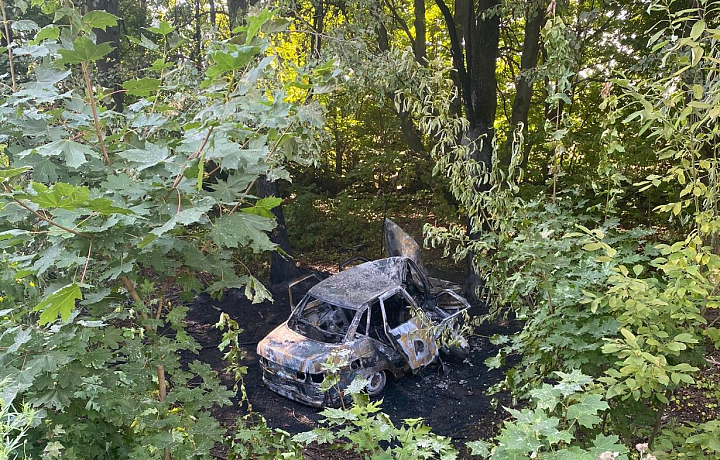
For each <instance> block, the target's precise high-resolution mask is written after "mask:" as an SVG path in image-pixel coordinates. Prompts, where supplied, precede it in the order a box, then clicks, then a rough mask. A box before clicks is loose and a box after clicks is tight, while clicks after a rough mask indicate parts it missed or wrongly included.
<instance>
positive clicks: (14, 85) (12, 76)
mask: <svg viewBox="0 0 720 460" xmlns="http://www.w3.org/2000/svg"><path fill="white" fill-rule="evenodd" d="M0 12H1V13H2V20H3V25H4V26H5V39H6V41H7V52H8V61H9V62H8V63H9V65H10V79H11V80H12V90H13V92H15V91H17V83H15V66H14V65H13V52H12V47H11V46H10V30H9V29H8V20H7V15H6V14H5V3H3V0H0Z"/></svg>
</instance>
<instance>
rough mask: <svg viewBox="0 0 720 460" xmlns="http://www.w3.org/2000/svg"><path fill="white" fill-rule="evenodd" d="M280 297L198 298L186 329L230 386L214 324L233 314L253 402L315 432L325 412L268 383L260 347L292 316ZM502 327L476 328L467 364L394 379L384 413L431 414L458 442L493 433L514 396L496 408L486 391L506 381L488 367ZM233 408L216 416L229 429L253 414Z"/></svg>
mask: <svg viewBox="0 0 720 460" xmlns="http://www.w3.org/2000/svg"><path fill="white" fill-rule="evenodd" d="M273 296H274V299H275V300H274V302H273V303H270V302H265V303H262V304H256V305H252V304H251V303H250V301H248V300H247V299H246V298H245V296H244V294H243V292H242V291H240V290H232V291H228V292H227V293H226V295H225V296H224V298H223V299H222V300H220V301H217V300H214V299H212V298H210V297H209V296H207V295H201V296H199V297H198V298H197V299H196V301H195V302H194V303H193V305H192V306H191V309H190V311H189V313H188V316H187V330H188V332H189V333H190V334H192V335H193V336H194V337H195V338H196V340H198V342H199V343H200V344H201V345H202V351H201V353H200V356H199V359H200V360H201V361H204V362H207V363H209V364H210V365H211V366H212V367H213V368H214V369H215V370H216V371H218V373H219V374H220V376H221V378H222V380H223V383H225V384H226V385H228V386H229V387H231V386H232V385H233V383H234V382H233V381H232V376H231V375H229V374H228V373H227V372H225V370H224V369H225V365H224V362H223V361H222V354H221V352H220V351H219V350H218V349H217V344H218V343H220V341H221V333H220V331H218V330H217V329H215V328H213V324H215V323H216V322H217V320H218V317H219V314H220V312H225V313H227V314H228V315H229V316H230V317H231V318H233V319H234V320H236V321H237V322H238V323H239V324H240V326H241V327H242V328H243V329H244V331H243V333H242V335H241V338H240V341H241V342H242V345H243V347H244V349H245V351H246V353H247V358H246V365H247V366H248V374H247V376H246V377H245V385H246V388H247V392H248V399H249V400H250V403H251V404H252V407H253V409H254V410H255V411H256V412H259V413H260V414H262V415H263V416H264V417H265V418H266V419H267V421H268V424H269V425H270V426H271V427H275V428H282V429H284V430H286V431H289V432H291V433H297V432H301V431H307V430H310V429H312V428H313V427H314V426H315V425H316V422H317V421H318V420H319V419H320V418H321V417H320V414H319V412H320V411H319V410H318V409H315V408H312V407H308V406H305V405H303V404H300V403H296V402H294V401H291V400H289V399H287V398H285V397H283V396H280V395H278V394H276V393H274V392H272V391H270V390H269V389H267V387H265V386H264V385H263V383H262V376H261V371H260V367H259V364H258V359H257V355H256V353H255V348H256V345H257V342H258V341H259V340H261V339H262V338H263V337H264V336H265V335H266V334H267V333H268V332H270V331H271V330H272V329H273V328H275V327H276V326H278V325H279V324H281V323H282V322H283V321H285V320H286V319H287V317H288V316H289V314H290V306H289V302H288V295H287V290H286V288H285V289H282V288H280V289H276V290H274V292H273ZM503 329H504V328H502V327H500V326H490V327H486V328H485V329H479V330H476V335H475V336H474V337H472V338H471V340H470V343H471V347H472V352H471V354H470V356H469V358H467V359H466V360H465V361H460V360H456V359H452V358H449V357H448V358H445V359H444V360H443V363H442V364H435V365H431V366H428V367H427V368H425V369H423V370H421V371H420V372H418V373H417V374H415V375H408V376H406V377H404V378H402V379H399V380H396V381H389V382H388V384H387V386H386V387H385V391H384V393H383V395H382V399H383V400H384V404H383V408H384V411H385V412H386V413H387V414H389V416H390V417H391V418H392V420H393V421H394V422H396V423H397V422H400V421H402V420H403V419H406V418H417V417H421V418H424V419H425V421H426V423H427V424H428V425H429V426H431V427H432V429H433V430H434V431H435V432H436V433H438V434H440V435H444V436H449V437H451V438H453V439H455V440H458V441H460V440H463V441H466V440H475V439H479V438H486V439H487V438H489V437H491V435H492V434H493V433H494V432H495V429H496V426H497V424H498V423H500V422H501V421H502V420H503V419H504V418H505V417H506V413H505V412H504V410H503V409H502V406H503V405H505V406H507V405H508V404H509V400H508V397H507V396H500V397H499V404H497V405H496V407H498V408H499V410H496V409H494V408H493V405H492V404H491V399H490V397H488V396H487V395H486V394H485V391H486V390H487V388H488V387H489V386H491V385H493V384H495V383H497V382H498V381H500V380H501V379H502V374H501V372H500V371H498V370H493V371H488V369H487V367H486V366H485V365H484V364H483V362H484V360H485V359H486V358H488V357H489V356H491V355H492V354H493V353H494V351H495V347H494V346H493V345H491V344H490V342H489V340H488V338H489V336H491V335H493V334H496V333H502V332H507V331H504V330H503ZM238 401H239V399H236V400H235V401H234V402H235V403H236V404H235V405H234V406H230V407H226V408H222V409H221V410H219V411H218V412H217V413H216V414H215V415H216V416H217V417H218V419H219V420H220V421H221V423H223V424H224V425H225V426H227V427H228V428H232V427H233V426H234V424H235V420H237V419H238V418H239V417H241V416H242V415H244V414H245V413H246V410H245V408H241V407H238V405H237V402H238Z"/></svg>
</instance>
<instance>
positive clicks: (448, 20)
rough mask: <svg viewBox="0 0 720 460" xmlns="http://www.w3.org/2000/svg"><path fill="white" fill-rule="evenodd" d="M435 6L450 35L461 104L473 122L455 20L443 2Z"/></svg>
mask: <svg viewBox="0 0 720 460" xmlns="http://www.w3.org/2000/svg"><path fill="white" fill-rule="evenodd" d="M435 4H436V5H437V6H438V8H440V12H442V15H443V18H444V19H445V26H446V27H447V29H448V34H449V35H450V54H451V55H452V59H453V65H454V66H455V70H457V73H458V78H459V80H460V85H461V87H462V92H463V103H464V105H465V111H466V112H467V113H466V115H467V117H468V119H470V120H474V119H475V116H474V113H475V111H474V110H473V106H472V93H471V89H470V77H469V76H468V73H467V70H466V68H465V58H464V56H463V51H462V47H461V46H460V40H459V39H458V36H457V29H456V28H455V20H454V19H453V16H452V13H451V12H450V8H448V6H447V5H446V4H445V2H444V1H443V0H435Z"/></svg>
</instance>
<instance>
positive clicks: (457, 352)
mask: <svg viewBox="0 0 720 460" xmlns="http://www.w3.org/2000/svg"><path fill="white" fill-rule="evenodd" d="M448 351H449V353H448V354H449V355H450V356H452V357H453V358H455V359H458V360H460V361H464V360H465V359H466V358H467V357H468V356H470V350H468V349H467V348H463V347H450V349H449V350H448Z"/></svg>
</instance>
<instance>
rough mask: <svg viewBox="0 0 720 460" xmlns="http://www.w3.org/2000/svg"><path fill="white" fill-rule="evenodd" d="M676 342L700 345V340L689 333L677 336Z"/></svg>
mask: <svg viewBox="0 0 720 460" xmlns="http://www.w3.org/2000/svg"><path fill="white" fill-rule="evenodd" d="M675 341H676V342H683V343H698V339H697V338H695V336H693V335H692V334H690V333H688V332H683V333H682V334H678V335H676V336H675Z"/></svg>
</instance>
